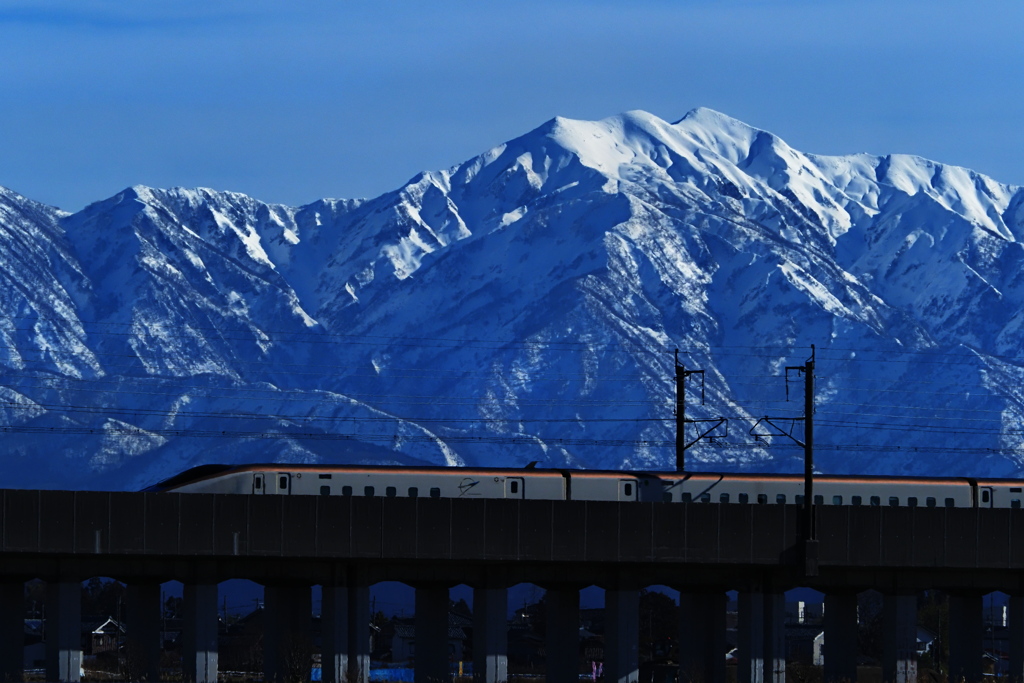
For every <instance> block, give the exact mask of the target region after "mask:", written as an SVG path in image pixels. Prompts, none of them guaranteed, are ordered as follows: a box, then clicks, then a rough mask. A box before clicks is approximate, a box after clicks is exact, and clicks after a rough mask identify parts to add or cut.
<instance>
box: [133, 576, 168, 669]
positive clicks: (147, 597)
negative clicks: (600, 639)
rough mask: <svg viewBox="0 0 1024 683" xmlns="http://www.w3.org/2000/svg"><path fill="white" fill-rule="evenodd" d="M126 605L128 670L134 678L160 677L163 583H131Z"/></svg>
mask: <svg viewBox="0 0 1024 683" xmlns="http://www.w3.org/2000/svg"><path fill="white" fill-rule="evenodd" d="M125 597H126V599H127V604H126V605H125V621H126V622H127V623H126V633H125V640H126V651H125V657H126V669H127V673H128V674H129V676H130V677H131V678H137V677H142V676H145V678H146V680H147V681H159V680H160V650H161V647H162V645H163V643H161V642H160V611H161V610H162V609H163V605H161V604H160V584H159V583H156V582H145V583H141V582H140V583H135V582H132V583H129V584H128V587H127V595H126V596H125Z"/></svg>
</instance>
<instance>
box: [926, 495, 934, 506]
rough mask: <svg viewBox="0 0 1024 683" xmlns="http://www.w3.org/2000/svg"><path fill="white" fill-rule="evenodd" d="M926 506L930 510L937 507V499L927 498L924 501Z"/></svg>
mask: <svg viewBox="0 0 1024 683" xmlns="http://www.w3.org/2000/svg"><path fill="white" fill-rule="evenodd" d="M924 504H925V505H927V506H928V507H930V508H933V507H935V497H934V496H928V497H927V498H925V499H924Z"/></svg>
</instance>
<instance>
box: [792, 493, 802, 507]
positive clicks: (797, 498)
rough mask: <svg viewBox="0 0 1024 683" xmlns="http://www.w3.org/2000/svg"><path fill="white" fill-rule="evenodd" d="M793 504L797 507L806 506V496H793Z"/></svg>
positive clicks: (800, 494)
mask: <svg viewBox="0 0 1024 683" xmlns="http://www.w3.org/2000/svg"><path fill="white" fill-rule="evenodd" d="M793 502H794V503H796V504H797V505H803V504H804V494H802V493H798V494H796V495H795V496H793Z"/></svg>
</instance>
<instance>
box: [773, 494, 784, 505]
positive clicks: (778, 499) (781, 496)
mask: <svg viewBox="0 0 1024 683" xmlns="http://www.w3.org/2000/svg"><path fill="white" fill-rule="evenodd" d="M775 502H776V503H778V504H779V505H785V504H786V494H785V493H776V494H775Z"/></svg>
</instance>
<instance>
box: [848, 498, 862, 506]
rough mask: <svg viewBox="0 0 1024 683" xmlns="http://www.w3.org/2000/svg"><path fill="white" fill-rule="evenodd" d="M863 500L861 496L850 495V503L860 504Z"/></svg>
mask: <svg viewBox="0 0 1024 683" xmlns="http://www.w3.org/2000/svg"><path fill="white" fill-rule="evenodd" d="M861 500H862V499H861V497H860V496H850V505H857V506H859V505H860V504H861Z"/></svg>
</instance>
